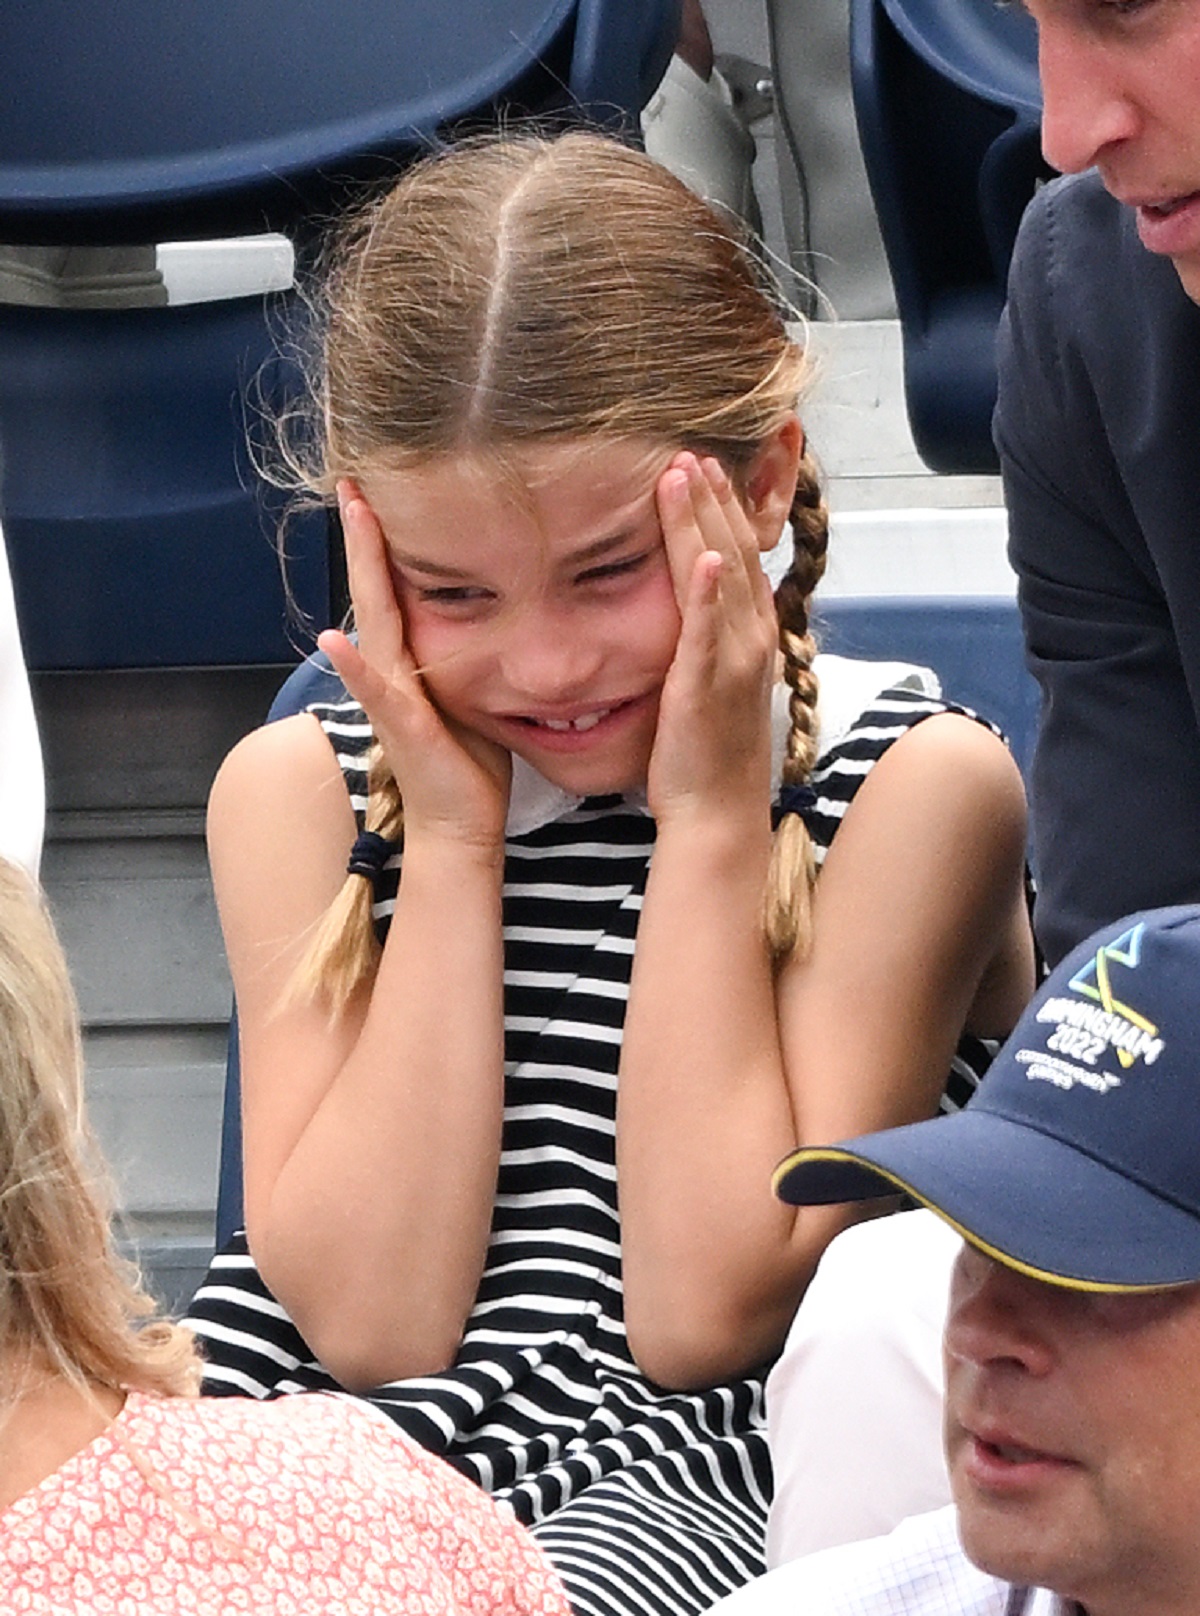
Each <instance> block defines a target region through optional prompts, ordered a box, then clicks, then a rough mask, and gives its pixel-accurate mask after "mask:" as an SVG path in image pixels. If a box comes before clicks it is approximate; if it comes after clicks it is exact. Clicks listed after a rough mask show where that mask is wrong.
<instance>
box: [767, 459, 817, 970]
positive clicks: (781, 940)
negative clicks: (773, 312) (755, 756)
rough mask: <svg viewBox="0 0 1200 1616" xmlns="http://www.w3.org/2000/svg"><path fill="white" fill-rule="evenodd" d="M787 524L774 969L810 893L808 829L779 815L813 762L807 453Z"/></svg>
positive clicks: (772, 882)
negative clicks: (789, 548) (784, 735)
mask: <svg viewBox="0 0 1200 1616" xmlns="http://www.w3.org/2000/svg"><path fill="white" fill-rule="evenodd" d="M791 521H792V536H793V554H792V564H791V566H790V567H789V568H788V570H787V572H786V573H785V575H784V577H783V579H782V581H781V583H780V585H779V587H778V589H777V590H776V591H775V611H776V614H777V615H778V618H779V645H780V649H781V650H782V652H783V675H784V678H785V680H786V681H787V685H788V691H789V699H788V712H789V717H790V720H791V722H790V724H789V726H788V739H787V750H786V752H785V754H784V760H783V779H782V788H783V791H784V793H785V798H784V808H785V811H784V812H783V814H782V815H781V817H780V820H779V827H778V829H777V830H776V832H775V840H774V844H773V846H772V848H771V864H770V868H769V870H768V873H767V896H766V917H765V925H766V933H767V942H768V944H769V945H770V949H771V953H772V954H773V956H774V957H775V959H776V960H779V961H783V960H786V959H787V958H789V957H790V956H792V955H798V956H799V957H800V958H803V957H804V955H805V954H806V953H807V952H808V949H809V945H810V943H811V940H812V889H813V886H814V883H815V881H816V876H817V861H816V854H815V851H814V848H813V844H812V838H811V837H810V836H809V833H808V826H807V825H806V824H805V822H804V818H803V815H802V814H801V813H799V812H797V811H787V807H786V793H787V792H788V791H789V789H790V790H791V791H792V792H793V793H795V792H796V791H798V789H799V788H801V787H803V786H805V785H806V784H807V783H808V778H809V776H810V775H811V773H812V770H813V765H814V764H815V763H816V761H817V676H816V674H815V673H814V672H813V669H812V662H813V657H814V656H815V654H816V642H815V640H814V639H813V635H812V630H811V628H810V626H809V606H810V604H811V602H812V594H813V590H814V589H815V588H816V587H817V585H818V583H820V581H821V577H822V574H823V573H824V571H825V554H826V550H827V548H828V544H829V512H828V510H827V509H826V505H825V500H824V497H823V495H822V493H821V484H820V479H819V478H818V476H817V469H816V466H815V464H814V462H813V459H812V456H811V455H810V453H809V451H808V449H807V448H806V449H805V451H804V454H803V456H802V458H801V461H800V471H799V477H798V479H797V483H796V494H795V498H794V499H793V501H792V511H791Z"/></svg>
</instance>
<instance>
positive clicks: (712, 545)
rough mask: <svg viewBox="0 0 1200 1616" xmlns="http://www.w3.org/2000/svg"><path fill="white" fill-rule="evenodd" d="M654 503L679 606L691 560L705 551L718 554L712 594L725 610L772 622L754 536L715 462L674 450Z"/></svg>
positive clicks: (685, 596)
mask: <svg viewBox="0 0 1200 1616" xmlns="http://www.w3.org/2000/svg"><path fill="white" fill-rule="evenodd" d="M658 505H659V516H660V520H661V522H662V527H663V540H664V543H665V545H666V550H667V558H668V563H669V565H670V569H671V578H672V582H673V584H674V588H675V598H676V601H677V602H678V604H679V607H680V610H681V611H683V610H684V608H685V604H686V602H687V600H688V598H689V595H690V590H691V581H692V576H693V573H694V571H695V568H696V566H697V563H698V562H699V560H700V558H701V557H702V556H703V555H705V554H706V553H709V554H712V555H713V556H719V557H720V560H721V565H720V569H719V574H720V582H719V591H718V594H719V598H720V601H721V604H722V605H723V606H724V607H725V608H726V610H728V611H730V612H731V613H734V614H736V613H741V612H745V611H748V610H752V611H754V612H756V613H757V614H758V615H760V616H762V617H763V618H764V619H770V620H771V621H772V622H773V621H774V607H773V604H772V601H771V591H770V586H769V583H768V582H767V579H766V576H765V574H764V573H763V569H762V563H761V558H760V556H759V550H758V541H757V538H756V536H755V533H754V530H753V528H752V527H751V525H750V523H749V521H748V520H747V518H746V513H745V511H744V510H743V509H742V505H741V502H740V501H739V499H738V497H737V495H736V493H735V492H734V489H733V485H732V484H731V483H730V481H729V478H728V476H727V475H726V473H725V471H724V470H723V468H722V467H721V465H720V463H719V462H718V461H717V460H715V459H713V458H712V457H711V456H707V457H705V458H704V459H703V460H701V459H698V458H697V457H696V456H695V455H693V454H690V453H686V452H685V453H682V454H679V455H676V456H675V458H674V460H672V462H671V464H670V465H669V466H668V467H667V469H666V471H665V472H664V473H663V475H662V477H661V478H660V479H659V483H658Z"/></svg>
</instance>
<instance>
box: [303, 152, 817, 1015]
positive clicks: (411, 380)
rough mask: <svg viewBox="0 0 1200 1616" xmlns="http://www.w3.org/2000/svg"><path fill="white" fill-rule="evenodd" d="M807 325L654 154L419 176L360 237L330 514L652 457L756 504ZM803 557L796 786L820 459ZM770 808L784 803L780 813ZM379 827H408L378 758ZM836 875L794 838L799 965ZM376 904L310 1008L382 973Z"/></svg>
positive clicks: (810, 708)
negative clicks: (668, 452)
mask: <svg viewBox="0 0 1200 1616" xmlns="http://www.w3.org/2000/svg"><path fill="white" fill-rule="evenodd" d="M786 315H787V310H786V309H785V307H784V305H783V300H782V298H781V297H780V296H779V293H778V290H777V288H776V287H775V286H774V283H773V282H772V280H771V278H770V276H769V275H768V274H767V273H766V271H765V269H764V267H763V265H762V262H761V260H760V258H759V257H758V256H757V255H756V253H755V252H754V251H753V249H752V248H751V246H750V244H749V243H748V242H747V240H746V239H745V238H744V237H743V236H742V234H741V233H740V232H739V230H738V229H737V228H735V227H734V226H732V225H731V224H730V223H728V222H727V221H725V220H724V219H722V218H720V217H718V215H717V214H716V213H714V212H713V210H712V209H711V208H710V207H709V206H708V205H707V204H706V203H704V202H702V201H701V200H700V199H699V198H698V197H696V196H695V195H693V193H692V192H691V191H689V190H688V189H687V188H686V187H685V186H684V185H682V184H681V183H680V182H679V181H678V180H677V179H675V177H674V176H673V175H671V174H670V173H668V172H667V171H666V170H665V169H663V168H661V167H660V166H659V165H658V164H656V163H654V162H653V161H651V159H649V158H648V157H646V156H645V154H644V153H642V152H639V151H635V150H633V149H630V148H628V147H626V146H623V145H622V144H620V143H619V142H618V141H615V140H612V139H609V138H606V137H604V136H599V135H592V134H580V133H571V134H566V135H562V136H560V137H559V138H557V139H554V140H548V139H541V138H538V137H534V136H520V137H514V136H506V137H502V138H500V139H494V138H493V139H487V140H483V141H479V142H467V143H465V144H464V145H461V146H458V147H455V148H453V149H452V150H450V151H448V152H445V153H442V154H439V155H437V156H435V157H432V158H429V159H427V160H425V161H424V162H422V163H420V164H418V165H417V166H416V167H414V168H412V169H410V170H409V171H408V172H407V173H406V174H405V175H404V176H403V177H402V178H401V179H400V181H399V183H398V184H397V185H396V186H395V187H394V188H393V190H392V191H391V192H390V193H389V194H388V195H387V196H385V197H384V198H383V199H382V201H380V202H379V203H377V204H376V205H375V206H373V207H372V208H370V209H368V210H367V211H366V212H364V213H363V214H362V215H360V216H359V217H358V218H357V219H355V220H354V221H353V222H352V224H351V225H350V227H349V228H348V230H347V231H346V233H345V234H344V236H343V238H342V240H341V242H340V245H339V246H338V248H337V250H336V252H335V255H334V258H333V261H332V264H331V267H330V269H329V271H328V274H327V278H326V282H325V289H324V302H323V308H322V311H321V319H320V329H321V331H322V337H323V341H322V350H321V357H320V362H319V365H318V367H317V378H316V386H315V388H314V406H315V407H314V412H313V416H314V422H315V427H316V430H315V431H313V432H310V433H309V435H308V439H307V441H308V444H309V447H310V451H312V450H315V453H313V452H310V453H309V454H307V455H304V454H300V455H298V456H296V457H294V459H293V464H294V465H295V466H296V467H297V469H298V470H299V471H300V473H301V475H302V478H303V482H304V485H305V486H306V487H307V489H308V490H309V491H310V492H311V493H313V494H316V495H318V496H320V497H322V498H324V499H325V500H330V499H332V497H333V491H334V487H335V484H336V483H337V482H338V480H339V479H341V478H347V477H349V478H356V477H359V476H361V475H363V474H364V473H365V472H367V471H370V470H375V471H379V470H404V469H405V468H408V467H413V466H419V465H427V464H428V463H429V462H430V461H432V460H436V459H439V458H440V459H445V458H447V457H450V456H453V455H458V454H461V453H463V452H464V451H481V450H486V451H488V452H490V453H498V454H500V455H503V452H504V451H505V450H509V451H512V450H517V449H521V448H529V447H536V446H538V445H543V444H547V445H548V444H551V443H554V442H556V441H557V442H566V441H577V442H578V441H582V440H588V439H593V440H606V441H609V442H612V441H622V440H642V441H646V440H649V441H650V442H653V443H658V444H662V445H663V446H670V447H672V448H677V449H691V450H694V451H696V452H698V453H701V454H708V455H713V456H715V457H716V458H717V459H718V460H720V461H721V463H722V464H723V465H724V466H725V468H726V470H727V471H728V472H729V474H730V476H731V477H732V479H733V481H734V483H735V486H739V487H740V486H741V482H742V479H743V478H744V476H745V474H746V472H747V470H748V468H749V467H750V465H751V462H752V461H753V459H754V455H755V453H756V451H757V450H758V449H759V448H760V446H761V445H762V444H763V443H765V442H766V441H767V440H768V438H769V437H770V436H771V434H772V433H773V432H775V431H776V430H777V429H778V428H779V427H780V425H781V424H782V423H783V422H784V421H785V420H786V419H787V417H788V415H789V414H790V413H791V412H792V411H794V409H795V407H796V404H797V401H798V399H799V395H800V392H801V389H802V386H803V383H804V380H805V378H806V374H807V366H806V361H805V358H804V355H803V353H802V351H801V350H800V348H799V347H798V345H797V344H796V343H795V342H794V341H793V340H792V339H791V337H790V336H789V334H788V331H787V327H786V324H785V319H786ZM792 519H793V526H794V531H795V558H794V560H793V562H792V565H791V569H790V571H789V573H788V575H787V577H786V578H785V579H784V581H783V583H782V584H781V586H780V588H779V591H778V594H777V597H776V598H777V605H778V611H779V622H780V646H781V649H782V651H783V656H784V664H785V676H786V679H787V683H788V686H789V689H790V712H791V727H790V735H789V740H788V746H787V756H786V762H785V767H784V780H785V784H792V785H796V784H800V783H801V782H803V781H804V780H806V779H807V777H808V775H809V773H810V772H811V770H812V766H813V763H814V761H815V753H816V718H815V702H816V694H817V683H816V678H815V676H814V674H813V671H812V659H813V654H814V644H813V638H812V634H811V632H810V629H809V616H808V608H809V600H810V597H811V595H812V591H813V589H814V587H815V585H816V583H817V581H818V580H819V578H820V576H821V574H822V572H823V571H824V566H825V548H826V542H827V528H828V523H827V517H826V511H825V506H824V503H823V501H822V499H821V494H820V487H819V483H818V480H817V475H816V469H815V467H814V465H813V463H812V461H811V459H810V458H809V457H808V456H807V454H806V455H805V457H804V459H803V461H802V464H801V467H800V478H799V484H798V487H797V492H796V499H795V503H794V506H793V511H792ZM765 811H766V808H765V805H764V812H765ZM366 825H367V828H368V829H370V830H374V831H376V832H378V833H379V834H381V835H383V836H385V837H388V838H392V839H396V838H399V836H400V834H401V831H402V827H403V811H402V806H401V803H400V800H399V793H398V791H397V788H396V783H395V780H394V779H393V778H392V777H391V774H390V772H389V770H388V769H387V767H386V765H385V764H384V763H383V760H382V755H381V753H380V752H379V750H378V748H376V750H375V754H374V756H373V759H372V763H371V767H370V790H369V795H368V807H367V813H366ZM814 873H815V861H814V858H813V851H812V845H811V842H810V840H809V836H808V831H807V829H806V827H805V825H804V822H803V820H802V819H801V818H800V817H799V816H797V815H795V814H789V815H787V816H785V818H784V820H783V822H782V824H781V826H780V829H779V831H778V832H777V835H776V842H775V849H774V853H773V857H772V864H771V874H770V878H769V883H768V895H767V900H766V909H765V916H766V919H765V927H766V935H767V939H768V942H769V944H770V947H771V949H772V951H773V952H774V953H775V954H776V955H777V956H786V955H788V954H790V953H792V952H794V951H797V950H801V951H802V950H803V949H804V948H806V947H807V944H808V939H809V929H810V921H809V899H810V892H811V887H812V884H813V880H814ZM371 902H372V890H371V884H370V883H369V882H368V881H366V880H364V879H363V878H362V877H361V876H359V875H352V876H350V877H349V878H348V880H347V883H346V886H345V888H344V889H343V891H342V892H341V893H340V894H339V896H338V898H337V899H336V900H335V902H334V905H333V906H332V908H331V910H330V911H329V913H328V914H327V916H326V917H325V920H324V922H323V924H322V926H321V927H320V928H319V930H318V933H317V935H316V936H315V938H314V940H313V942H312V945H311V947H310V949H309V951H308V954H307V956H306V958H305V960H304V961H303V962H302V963H301V966H300V968H299V970H298V972H297V977H296V982H295V983H294V990H295V991H296V992H298V993H300V994H302V995H305V996H309V997H312V996H316V997H320V998H322V999H324V1000H325V1001H326V1002H327V1003H328V1004H329V1005H330V1006H331V1007H332V1008H333V1009H334V1011H335V1012H336V1010H337V1009H339V1008H340V1007H341V1006H343V1005H344V1004H345V1003H346V1001H347V1000H348V999H349V998H350V997H351V996H352V995H353V994H354V993H355V992H356V991H357V990H358V988H360V987H361V986H362V985H363V984H364V983H365V982H367V981H368V980H369V979H370V977H371V975H372V973H373V970H374V967H375V963H376V961H377V958H378V944H377V943H376V941H375V937H374V931H373V927H372V923H371Z"/></svg>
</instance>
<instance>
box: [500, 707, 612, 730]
mask: <svg viewBox="0 0 1200 1616" xmlns="http://www.w3.org/2000/svg"><path fill="white" fill-rule="evenodd" d="M613 711H614V709H613V708H612V707H598V708H597V709H596V710H595V712H591V713H581V714H580V716H579V717H578V718H532V717H522V719H521V723H523V724H529V725H531V726H532V727H533V728H534V729H549V730H555V731H557V732H565V731H567V730H574V731H576V733H578V732H579V731H581V730H589V729H595V727H596V725H597V724H599V723H602V722H603V720H604V719H606V718H607V717H608V715H609V713H611V712H613Z"/></svg>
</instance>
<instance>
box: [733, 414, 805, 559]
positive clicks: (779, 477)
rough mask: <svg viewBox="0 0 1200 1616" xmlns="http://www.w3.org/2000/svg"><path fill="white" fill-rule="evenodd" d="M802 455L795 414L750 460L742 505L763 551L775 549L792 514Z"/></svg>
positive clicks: (801, 430)
mask: <svg viewBox="0 0 1200 1616" xmlns="http://www.w3.org/2000/svg"><path fill="white" fill-rule="evenodd" d="M803 454H804V428H803V427H802V426H801V425H800V421H799V419H798V418H797V417H796V416H795V415H789V416H788V417H787V419H786V420H784V421H782V422H781V423H780V425H779V426H777V427H776V428H775V431H774V432H772V434H771V436H770V437H769V438H767V440H766V442H765V443H763V444H761V445H760V446H759V448H758V449H757V450H756V452H755V455H754V459H753V460H752V461H751V462H750V467H749V470H748V471H747V473H746V479H745V495H744V497H743V505H744V507H745V511H746V516H747V519H748V520H749V523H750V526H751V527H752V528H753V529H754V533H755V537H756V538H757V539H758V548H759V549H760V550H762V551H767V550H773V549H774V548H775V546H776V545H777V544H778V543H779V536H780V534H781V533H782V532H783V525H784V523H785V522H786V521H787V519H788V517H789V516H790V515H791V511H792V500H793V499H794V498H795V497H796V479H797V477H798V476H799V474H800V461H801V458H802V456H803Z"/></svg>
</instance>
